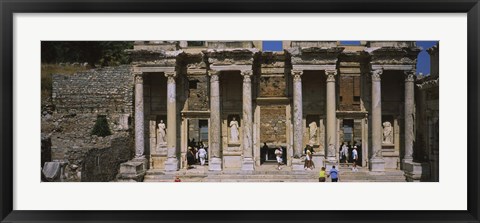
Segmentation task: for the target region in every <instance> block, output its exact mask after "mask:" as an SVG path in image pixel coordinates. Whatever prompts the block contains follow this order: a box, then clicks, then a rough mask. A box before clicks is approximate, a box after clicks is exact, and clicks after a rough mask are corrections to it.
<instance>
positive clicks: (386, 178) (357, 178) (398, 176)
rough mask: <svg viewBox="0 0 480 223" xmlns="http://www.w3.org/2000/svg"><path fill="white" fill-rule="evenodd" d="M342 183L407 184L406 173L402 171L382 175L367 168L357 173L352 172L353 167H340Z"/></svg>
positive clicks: (387, 172) (387, 171)
mask: <svg viewBox="0 0 480 223" xmlns="http://www.w3.org/2000/svg"><path fill="white" fill-rule="evenodd" d="M339 171H340V177H339V181H340V182H406V180H405V176H404V172H403V171H401V170H386V171H385V172H382V173H375V172H370V171H368V169H367V168H363V167H358V171H357V172H353V171H352V166H351V165H350V166H349V167H346V166H344V165H342V166H340V169H339Z"/></svg>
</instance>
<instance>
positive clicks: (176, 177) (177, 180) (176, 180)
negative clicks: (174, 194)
mask: <svg viewBox="0 0 480 223" xmlns="http://www.w3.org/2000/svg"><path fill="white" fill-rule="evenodd" d="M174 182H182V181H181V180H180V178H179V177H178V176H175V181H174Z"/></svg>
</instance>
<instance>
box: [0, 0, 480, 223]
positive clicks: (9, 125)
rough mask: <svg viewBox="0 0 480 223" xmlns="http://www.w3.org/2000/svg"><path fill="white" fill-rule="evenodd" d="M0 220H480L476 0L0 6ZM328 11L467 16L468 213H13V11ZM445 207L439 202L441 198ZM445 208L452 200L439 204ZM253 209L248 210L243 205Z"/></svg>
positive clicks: (102, 0) (112, 0) (124, 0)
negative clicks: (0, 35) (455, 14)
mask: <svg viewBox="0 0 480 223" xmlns="http://www.w3.org/2000/svg"><path fill="white" fill-rule="evenodd" d="M0 7H1V20H2V24H1V33H2V37H1V49H2V54H1V60H0V67H1V69H2V74H1V79H0V80H1V90H0V94H1V95H0V100H1V105H2V109H1V112H0V116H1V119H0V125H1V130H0V131H1V134H0V144H1V150H0V157H1V161H0V162H1V164H0V191H1V196H0V199H1V202H0V219H1V222H54V221H56V222H73V221H75V222H119V221H121V222H157V221H158V222H196V221H203V222H357V221H358V222H372V221H396V222H420V221H422V222H479V219H480V217H479V213H480V211H479V210H480V209H479V201H480V196H479V175H480V171H479V164H478V163H479V162H478V161H479V160H480V156H479V152H478V150H479V140H480V137H479V135H478V127H479V120H478V108H479V105H480V103H478V99H479V91H478V86H480V82H479V78H478V75H479V74H480V71H479V66H478V64H480V61H479V41H480V38H479V29H478V27H479V14H480V4H479V1H478V0H405V1H399V0H383V1H380V0H337V1H331V0H304V1H295V0H258V1H255V0H230V1H222V0H197V1H195V0H177V1H173V0H144V1H135V0H90V1H78V0H73V1H68V0H38V1H36V0H17V1H14V0H0ZM81 12H89V13H117V12H122V13H138V12H143V13H153V12H176V13H187V12H188V13H190V12H211V13H218V12H223V13H225V12H231V13H234V12H235V13H245V12H249V13H274V12H295V13H306V12H325V13H327V12H328V13H332V12H334V13H340V12H342V13H362V12H363V13H415V12H418V13H439V12H442V13H467V14H468V17H467V21H468V34H467V35H468V86H467V87H468V182H467V185H468V201H467V202H468V204H467V210H466V211H253V210H251V211H201V212H200V211H19V210H13V191H14V188H13V183H12V182H13V158H12V157H13V156H12V154H13V131H12V130H13V129H14V126H13V117H14V114H15V111H14V110H13V96H14V95H13V15H14V13H81ZM438 201H442V196H441V195H439V196H438ZM442 202H448V201H442ZM246 208H248V207H246Z"/></svg>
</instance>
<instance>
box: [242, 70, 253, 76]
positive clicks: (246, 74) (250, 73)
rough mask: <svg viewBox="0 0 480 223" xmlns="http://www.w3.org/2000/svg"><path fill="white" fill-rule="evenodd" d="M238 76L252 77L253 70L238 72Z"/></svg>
mask: <svg viewBox="0 0 480 223" xmlns="http://www.w3.org/2000/svg"><path fill="white" fill-rule="evenodd" d="M240 74H241V75H242V76H252V75H253V70H240Z"/></svg>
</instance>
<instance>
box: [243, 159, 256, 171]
mask: <svg viewBox="0 0 480 223" xmlns="http://www.w3.org/2000/svg"><path fill="white" fill-rule="evenodd" d="M254 166H255V162H254V161H253V159H252V158H244V159H243V162H242V170H251V171H253V170H255V168H254Z"/></svg>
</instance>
